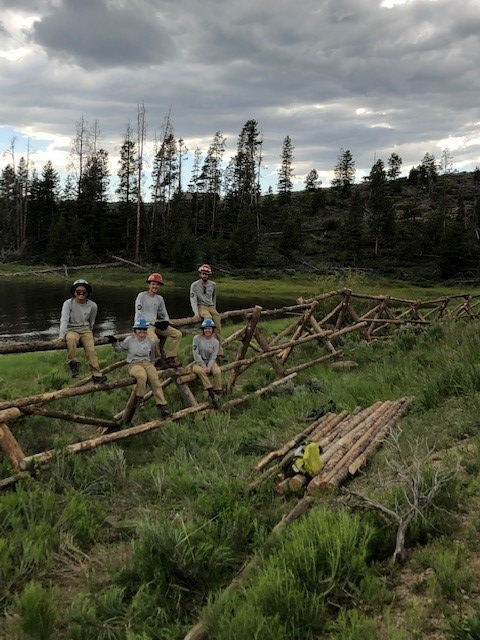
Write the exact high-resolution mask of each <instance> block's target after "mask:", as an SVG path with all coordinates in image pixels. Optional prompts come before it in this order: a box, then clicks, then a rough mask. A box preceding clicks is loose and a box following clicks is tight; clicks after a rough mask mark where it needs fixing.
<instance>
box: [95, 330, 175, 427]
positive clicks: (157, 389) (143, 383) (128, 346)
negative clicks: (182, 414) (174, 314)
mask: <svg viewBox="0 0 480 640" xmlns="http://www.w3.org/2000/svg"><path fill="white" fill-rule="evenodd" d="M148 328H149V324H148V322H147V321H146V320H145V318H140V319H139V320H135V322H134V323H133V327H132V329H133V334H132V335H130V336H127V337H126V338H125V340H122V342H118V341H117V339H116V338H115V336H107V337H108V340H109V342H111V343H112V347H113V348H114V349H115V351H117V352H118V353H120V352H121V351H126V352H127V358H126V360H127V362H128V365H129V366H128V373H129V374H130V375H131V376H132V377H133V378H135V380H136V381H137V384H136V387H135V395H136V400H137V402H136V407H135V408H138V407H139V406H140V405H141V404H142V402H143V396H144V395H145V393H146V387H147V382H148V384H149V385H150V388H151V390H152V393H153V397H154V399H155V403H156V405H157V409H158V413H159V415H160V417H161V418H166V417H168V416H169V415H170V412H169V410H168V409H167V401H166V400H165V396H164V394H163V388H162V385H161V383H160V380H159V379H158V372H157V370H156V369H155V366H154V364H153V363H154V361H155V342H154V340H153V339H152V338H150V337H148V335H147V332H148Z"/></svg>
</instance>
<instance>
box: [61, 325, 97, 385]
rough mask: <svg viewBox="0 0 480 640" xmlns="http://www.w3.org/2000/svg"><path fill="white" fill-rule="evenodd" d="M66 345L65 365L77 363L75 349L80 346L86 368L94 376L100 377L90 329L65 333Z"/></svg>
mask: <svg viewBox="0 0 480 640" xmlns="http://www.w3.org/2000/svg"><path fill="white" fill-rule="evenodd" d="M65 342H66V343H67V363H70V362H78V356H77V347H78V346H79V345H81V346H82V347H83V348H84V350H85V355H86V356H87V362H88V366H89V368H90V371H91V372H92V374H93V375H94V376H100V375H102V372H101V371H100V367H99V366H98V358H97V352H96V351H95V341H94V339H93V333H92V331H91V330H90V329H79V330H78V331H67V333H66V334H65Z"/></svg>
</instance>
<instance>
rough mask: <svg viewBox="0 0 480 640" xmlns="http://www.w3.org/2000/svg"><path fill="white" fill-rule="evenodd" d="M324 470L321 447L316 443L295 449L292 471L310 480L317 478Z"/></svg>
mask: <svg viewBox="0 0 480 640" xmlns="http://www.w3.org/2000/svg"><path fill="white" fill-rule="evenodd" d="M321 470H322V461H321V459H320V446H319V445H318V444H317V443H316V442H306V443H305V444H302V445H301V446H300V447H298V448H297V449H295V451H294V454H293V460H292V461H291V471H293V473H301V474H303V475H304V476H307V477H308V478H313V477H314V476H317V475H318V474H319V473H320V471H321Z"/></svg>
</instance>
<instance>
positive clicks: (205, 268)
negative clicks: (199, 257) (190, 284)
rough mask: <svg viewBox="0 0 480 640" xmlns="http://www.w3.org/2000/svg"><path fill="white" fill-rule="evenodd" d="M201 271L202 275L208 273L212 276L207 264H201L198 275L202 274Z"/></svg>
mask: <svg viewBox="0 0 480 640" xmlns="http://www.w3.org/2000/svg"><path fill="white" fill-rule="evenodd" d="M202 271H203V272H204V273H208V274H209V275H211V274H212V268H211V266H210V265H209V264H202V265H201V266H200V267H198V273H202Z"/></svg>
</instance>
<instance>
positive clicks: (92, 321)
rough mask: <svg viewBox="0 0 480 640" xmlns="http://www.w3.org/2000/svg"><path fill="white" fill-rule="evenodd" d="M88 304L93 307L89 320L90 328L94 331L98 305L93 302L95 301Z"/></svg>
mask: <svg viewBox="0 0 480 640" xmlns="http://www.w3.org/2000/svg"><path fill="white" fill-rule="evenodd" d="M87 304H91V305H92V306H91V309H90V315H89V318H88V326H89V327H90V329H91V330H92V331H93V327H94V326H95V320H96V319H97V311H98V307H97V303H96V302H93V300H89V301H88V302H87Z"/></svg>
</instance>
